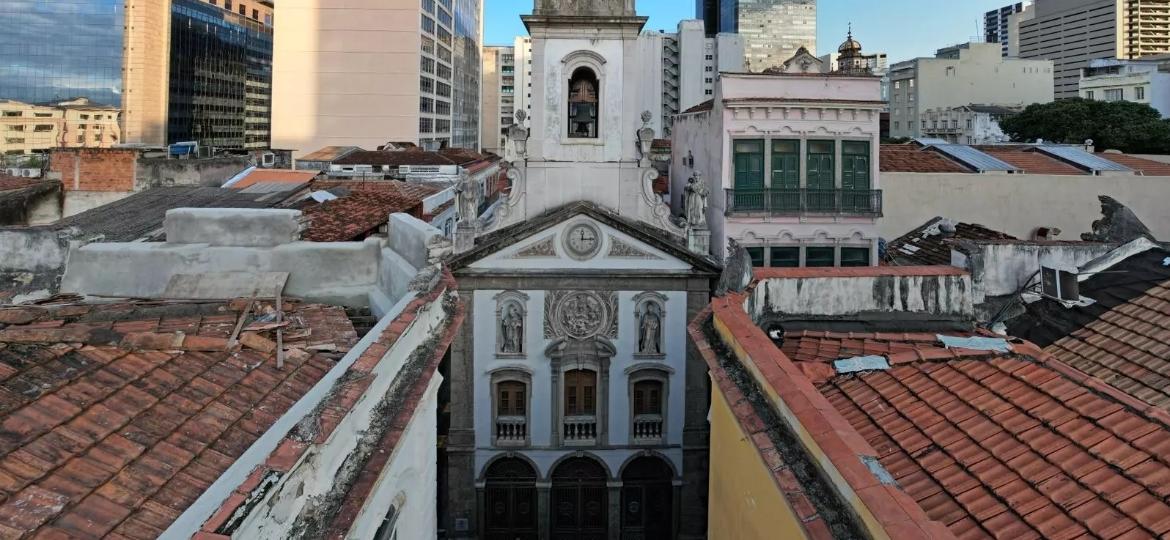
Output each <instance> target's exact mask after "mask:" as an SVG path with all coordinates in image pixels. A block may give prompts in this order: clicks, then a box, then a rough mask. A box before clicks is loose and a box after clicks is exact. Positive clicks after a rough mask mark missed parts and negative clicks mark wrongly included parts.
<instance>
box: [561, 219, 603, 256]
mask: <svg viewBox="0 0 1170 540" xmlns="http://www.w3.org/2000/svg"><path fill="white" fill-rule="evenodd" d="M564 242H565V248H566V249H567V251H568V252H569V254H570V255H572V256H573V257H575V258H578V259H589V258H592V257H593V256H594V255H596V254H597V252H598V250H599V249H600V248H601V231H599V230H597V227H594V226H593V225H592V224H589V223H578V224H576V225H573V226H571V227H569V228H568V230H567V231H565V238H564Z"/></svg>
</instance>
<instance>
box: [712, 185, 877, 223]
mask: <svg viewBox="0 0 1170 540" xmlns="http://www.w3.org/2000/svg"><path fill="white" fill-rule="evenodd" d="M726 191H727V215H729V216H730V215H742V214H763V215H769V216H804V215H811V214H826V215H834V216H874V217H881V215H882V192H881V190H847V189H728V190H726Z"/></svg>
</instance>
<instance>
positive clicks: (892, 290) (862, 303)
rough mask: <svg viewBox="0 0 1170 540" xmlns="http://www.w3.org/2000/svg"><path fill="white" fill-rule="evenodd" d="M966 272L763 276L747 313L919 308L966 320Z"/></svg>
mask: <svg viewBox="0 0 1170 540" xmlns="http://www.w3.org/2000/svg"><path fill="white" fill-rule="evenodd" d="M971 291H972V284H971V277H970V276H967V275H961V276H876V277H827V278H768V279H765V280H763V281H761V282H760V283H759V285H757V287H756V289H755V291H754V292H753V293H752V294H753V296H752V298H751V301H750V308H751V309H750V313H752V315H753V317H754V318H755V319H756V320H757V321H758V320H762V319H763V318H764V317H766V316H768V315H773V314H779V315H807V316H818V317H837V316H851V315H857V314H861V313H875V312H878V313H880V312H900V313H921V314H925V315H932V316H938V317H942V318H958V319H968V318H970V317H972V316H973V315H974V305H973V301H972V297H971Z"/></svg>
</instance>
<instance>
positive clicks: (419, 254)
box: [386, 214, 443, 268]
mask: <svg viewBox="0 0 1170 540" xmlns="http://www.w3.org/2000/svg"><path fill="white" fill-rule="evenodd" d="M389 229H390V232H389V234H387V235H386V236H387V241H388V243H389V245H390V249H392V250H394V252H396V253H398V254H399V255H400V256H402V257H403V258H405V259H406V261H407V262H409V263H410V265H411V266H413V267H415V268H422V267H424V266H426V265H427V242H429V241H430V240H431V239H432V238H434V237H442V236H443V232H442V231H440V230H439V229H436V228H435V227H433V226H431V225H430V224H428V223H426V222H424V221H422V220H420V219H417V218H415V217H414V216H411V215H410V214H390V224H389Z"/></svg>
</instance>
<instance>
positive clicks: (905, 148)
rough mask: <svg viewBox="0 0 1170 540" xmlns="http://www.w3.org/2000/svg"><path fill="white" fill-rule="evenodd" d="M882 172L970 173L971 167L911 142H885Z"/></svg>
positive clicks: (881, 155)
mask: <svg viewBox="0 0 1170 540" xmlns="http://www.w3.org/2000/svg"><path fill="white" fill-rule="evenodd" d="M880 152H881V154H880V156H879V157H880V159H881V171H882V172H912V173H969V172H971V170H970V169H968V168H966V167H964V166H962V165H960V164H958V163H956V162H954V161H951V160H950V159H948V158H946V157H944V156H943V155H942V154H939V153H938V152H931V151H928V150H923V149H921V148H919V147H917V146H914V145H909V144H883V145H882V146H881V150H880Z"/></svg>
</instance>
